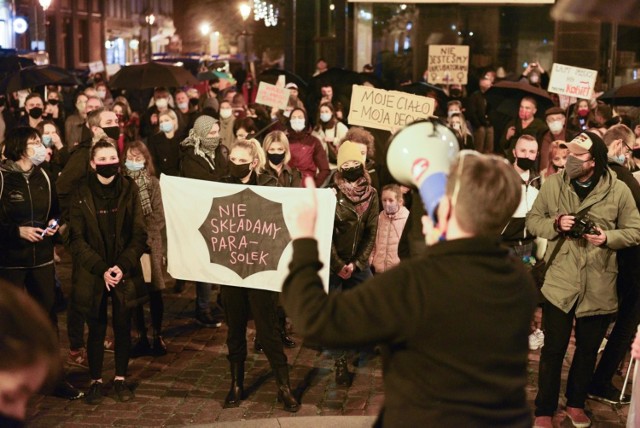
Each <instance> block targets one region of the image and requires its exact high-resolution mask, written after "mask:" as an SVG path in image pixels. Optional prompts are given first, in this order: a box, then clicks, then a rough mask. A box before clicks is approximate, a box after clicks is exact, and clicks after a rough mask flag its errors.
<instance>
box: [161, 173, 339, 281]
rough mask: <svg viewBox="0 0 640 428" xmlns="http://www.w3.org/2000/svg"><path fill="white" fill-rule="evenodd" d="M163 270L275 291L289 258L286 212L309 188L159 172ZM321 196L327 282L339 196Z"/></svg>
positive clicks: (320, 244)
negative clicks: (164, 240)
mask: <svg viewBox="0 0 640 428" xmlns="http://www.w3.org/2000/svg"><path fill="white" fill-rule="evenodd" d="M160 187H161V191H162V203H163V205H164V212H165V218H166V228H167V243H168V245H167V259H168V266H167V270H168V271H169V273H170V274H171V276H173V277H174V278H180V279H186V280H191V281H201V282H208V283H215V284H224V285H233V286H239V287H248V288H256V289H262V290H271V291H280V290H281V288H282V283H283V282H284V279H285V278H286V276H287V274H288V272H289V271H288V267H289V263H290V262H291V257H292V251H293V249H292V245H291V236H290V234H289V227H288V225H287V222H286V220H285V219H284V215H283V213H284V212H285V210H292V209H295V206H296V205H297V204H299V203H301V201H304V199H305V198H304V196H303V195H304V192H310V191H311V190H309V189H302V188H283V187H266V186H264V187H263V186H246V185H240V184H226V183H216V182H211V181H205V180H194V179H189V178H181V177H172V176H167V175H162V177H161V179H160ZM314 191H315V192H316V195H317V197H318V207H319V213H318V219H317V227H316V231H317V239H318V250H319V255H320V261H321V262H322V263H323V265H324V267H323V269H322V270H321V271H320V272H319V275H320V277H321V278H322V280H323V281H324V284H325V289H328V284H329V264H330V259H331V237H332V235H333V219H334V216H335V206H336V198H335V195H334V194H333V192H332V191H331V190H329V189H316V190H314Z"/></svg>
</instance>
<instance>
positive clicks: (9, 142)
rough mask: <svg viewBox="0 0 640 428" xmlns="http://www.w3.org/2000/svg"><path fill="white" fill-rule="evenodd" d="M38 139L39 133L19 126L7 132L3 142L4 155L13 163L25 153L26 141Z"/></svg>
mask: <svg viewBox="0 0 640 428" xmlns="http://www.w3.org/2000/svg"><path fill="white" fill-rule="evenodd" d="M36 137H37V138H40V132H38V130H37V129H35V128H32V127H30V126H19V127H17V128H14V129H13V131H11V132H9V134H8V135H7V139H6V140H4V155H5V157H6V158H7V159H9V160H12V161H14V162H17V161H19V160H20V159H22V156H23V155H24V154H25V153H26V152H27V146H28V141H29V140H30V139H31V138H36Z"/></svg>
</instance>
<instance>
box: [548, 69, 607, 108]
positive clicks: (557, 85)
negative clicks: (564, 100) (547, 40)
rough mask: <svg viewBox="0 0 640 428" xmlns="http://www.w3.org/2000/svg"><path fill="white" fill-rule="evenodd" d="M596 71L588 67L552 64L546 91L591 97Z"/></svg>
mask: <svg viewBox="0 0 640 428" xmlns="http://www.w3.org/2000/svg"><path fill="white" fill-rule="evenodd" d="M597 77H598V72H597V71H596V70H589V69H588V68H580V67H572V66H570V65H563V64H558V63H557V62H556V63H554V64H553V67H552V68H551V77H550V78H549V87H548V89H547V91H549V92H553V93H556V94H559V95H567V96H570V97H576V98H584V99H587V100H589V99H591V98H592V97H593V89H594V87H595V85H596V78H597Z"/></svg>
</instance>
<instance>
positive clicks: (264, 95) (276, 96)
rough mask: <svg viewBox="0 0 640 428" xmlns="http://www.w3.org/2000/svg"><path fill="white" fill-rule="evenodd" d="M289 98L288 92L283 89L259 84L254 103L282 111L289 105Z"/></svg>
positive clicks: (265, 83)
mask: <svg viewBox="0 0 640 428" xmlns="http://www.w3.org/2000/svg"><path fill="white" fill-rule="evenodd" d="M289 96H290V92H289V90H288V89H286V88H284V87H279V86H276V85H272V84H270V83H267V82H260V86H258V94H257V95H256V103H258V104H264V105H266V106H269V107H276V108H279V109H280V110H284V109H286V108H287V104H288V103H289Z"/></svg>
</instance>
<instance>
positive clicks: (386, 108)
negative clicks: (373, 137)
mask: <svg viewBox="0 0 640 428" xmlns="http://www.w3.org/2000/svg"><path fill="white" fill-rule="evenodd" d="M434 110H435V102H434V101H433V99H431V98H428V97H423V96H420V95H412V94H407V93H405V92H400V91H385V90H384V89H376V88H373V87H371V86H359V85H353V91H352V93H351V106H350V108H349V125H359V126H367V127H370V128H376V129H385V130H388V131H391V130H392V129H394V128H402V127H404V126H406V125H408V124H409V123H411V122H413V121H415V120H417V119H427V118H429V117H431V116H432V115H433V111H434Z"/></svg>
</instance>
